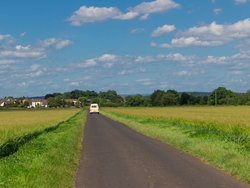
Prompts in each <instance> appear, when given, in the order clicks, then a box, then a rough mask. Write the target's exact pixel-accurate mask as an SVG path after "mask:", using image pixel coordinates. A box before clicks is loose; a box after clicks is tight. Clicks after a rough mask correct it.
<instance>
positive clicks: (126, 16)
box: [114, 12, 139, 20]
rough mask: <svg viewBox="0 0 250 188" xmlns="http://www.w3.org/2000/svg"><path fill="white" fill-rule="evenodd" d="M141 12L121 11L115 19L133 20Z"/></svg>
mask: <svg viewBox="0 0 250 188" xmlns="http://www.w3.org/2000/svg"><path fill="white" fill-rule="evenodd" d="M138 15H139V14H138V13H137V12H127V13H124V14H122V13H120V14H119V15H118V16H115V17H114V19H119V20H132V19H134V18H136V17H137V16H138Z"/></svg>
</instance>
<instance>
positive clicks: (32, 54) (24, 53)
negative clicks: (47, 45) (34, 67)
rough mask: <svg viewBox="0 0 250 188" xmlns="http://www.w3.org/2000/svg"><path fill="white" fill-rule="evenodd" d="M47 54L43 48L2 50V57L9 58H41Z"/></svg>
mask: <svg viewBox="0 0 250 188" xmlns="http://www.w3.org/2000/svg"><path fill="white" fill-rule="evenodd" d="M45 55H46V53H45V51H44V50H43V49H39V48H37V49H28V50H27V49H26V50H20V49H17V50H4V51H0V57H8V58H39V57H44V56H45Z"/></svg>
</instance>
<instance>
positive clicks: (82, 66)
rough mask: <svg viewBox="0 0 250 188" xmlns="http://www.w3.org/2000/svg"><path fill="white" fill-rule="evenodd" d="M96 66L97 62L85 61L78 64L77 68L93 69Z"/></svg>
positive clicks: (92, 60)
mask: <svg viewBox="0 0 250 188" xmlns="http://www.w3.org/2000/svg"><path fill="white" fill-rule="evenodd" d="M96 65H97V62H96V61H95V60H94V59H87V60H86V61H85V62H83V63H81V64H78V67H79V68H88V67H94V66H96Z"/></svg>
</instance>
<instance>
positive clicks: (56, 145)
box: [0, 109, 86, 188]
mask: <svg viewBox="0 0 250 188" xmlns="http://www.w3.org/2000/svg"><path fill="white" fill-rule="evenodd" d="M0 117H1V120H2V118H3V119H4V121H2V122H1V123H0V128H1V129H0V130H1V132H0V135H1V138H3V139H4V140H1V144H0V169H1V170H0V187H10V188H13V187H14V188H15V187H16V188H19V187H21V188H22V187H25V188H26V187H28V188H29V187H58V188H59V187H74V177H75V173H76V169H77V166H78V162H79V156H80V150H81V143H82V139H83V134H82V133H83V128H84V121H85V120H86V111H80V110H79V109H61V110H38V111H36V110H35V111H6V112H5V111H2V112H0ZM12 150H13V151H12Z"/></svg>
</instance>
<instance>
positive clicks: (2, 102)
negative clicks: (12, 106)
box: [0, 99, 5, 107]
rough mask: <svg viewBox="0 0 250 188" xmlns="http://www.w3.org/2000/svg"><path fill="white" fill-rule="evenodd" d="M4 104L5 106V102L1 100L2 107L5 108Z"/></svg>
mask: <svg viewBox="0 0 250 188" xmlns="http://www.w3.org/2000/svg"><path fill="white" fill-rule="evenodd" d="M4 104H5V102H4V100H2V99H0V107H4Z"/></svg>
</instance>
